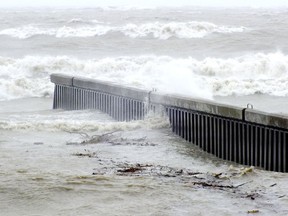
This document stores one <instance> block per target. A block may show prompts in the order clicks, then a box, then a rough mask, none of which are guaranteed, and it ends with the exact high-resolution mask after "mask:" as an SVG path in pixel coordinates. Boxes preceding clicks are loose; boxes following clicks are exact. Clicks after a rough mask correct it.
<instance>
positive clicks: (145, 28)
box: [0, 18, 245, 40]
mask: <svg viewBox="0 0 288 216" xmlns="http://www.w3.org/2000/svg"><path fill="white" fill-rule="evenodd" d="M69 23H70V24H71V23H72V24H75V23H76V24H77V23H78V24H79V23H80V24H86V25H82V26H79V27H75V26H61V27H57V28H47V27H41V26H38V25H33V24H29V25H24V26H21V27H16V28H7V29H2V30H1V31H0V35H6V36H10V37H15V38H19V39H27V38H31V37H33V36H37V35H38V36H39V35H47V36H54V37H57V38H66V37H94V36H101V35H106V34H108V33H112V32H116V33H122V34H124V35H126V36H128V37H130V38H137V37H147V36H150V35H152V36H153V37H154V38H157V39H163V40H165V39H169V38H171V37H177V38H203V37H205V36H207V35H210V34H213V33H221V34H229V33H239V32H243V31H244V30H245V27H231V26H218V25H216V24H214V23H209V22H198V21H191V22H169V23H163V22H152V23H144V24H137V23H128V24H125V25H122V26H113V25H110V24H101V22H99V21H97V20H90V21H84V20H82V19H79V18H77V19H72V20H70V21H69V22H68V24H69ZM93 24H94V25H93Z"/></svg>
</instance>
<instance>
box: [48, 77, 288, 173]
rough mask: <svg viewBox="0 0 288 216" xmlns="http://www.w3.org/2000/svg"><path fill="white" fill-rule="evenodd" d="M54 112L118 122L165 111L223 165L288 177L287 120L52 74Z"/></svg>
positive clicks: (187, 136) (184, 133)
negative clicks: (87, 113) (83, 112)
mask: <svg viewBox="0 0 288 216" xmlns="http://www.w3.org/2000/svg"><path fill="white" fill-rule="evenodd" d="M51 81H52V82H53V83H54V84H55V90H54V101H53V108H54V109H58V108H61V109H66V110H79V109H99V110H101V111H103V112H105V113H107V114H109V115H110V116H112V117H113V118H114V119H116V120H118V121H131V120H140V119H143V118H144V116H145V114H146V113H147V112H148V111H149V110H151V109H152V110H155V109H161V110H164V111H165V113H166V114H167V116H168V117H169V120H170V123H171V128H172V130H173V132H174V133H176V134H177V135H179V136H180V137H182V138H183V139H185V140H187V141H189V142H191V143H193V144H195V145H197V146H199V147H200V148H201V149H203V150H204V151H206V152H209V153H211V154H213V155H215V156H217V157H219V158H222V159H224V160H229V161H234V162H236V163H240V164H243V165H249V166H257V167H262V168H264V169H265V170H270V171H277V172H288V162H287V155H288V150H287V145H288V117H287V116H282V115H276V114H269V113H265V112H261V111H257V110H254V109H251V108H241V107H234V106H229V105H223V104H218V103H214V102H211V101H203V100H197V99H191V98H187V97H181V96H178V95H167V94H161V93H157V92H153V91H145V90H141V89H137V88H131V87H125V86H121V85H116V84H113V83H109V82H102V81H98V80H93V79H86V78H81V77H72V76H67V75H62V74H52V75H51Z"/></svg>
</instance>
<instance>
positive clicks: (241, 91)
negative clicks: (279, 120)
mask: <svg viewBox="0 0 288 216" xmlns="http://www.w3.org/2000/svg"><path fill="white" fill-rule="evenodd" d="M52 73H63V74H69V75H75V76H84V77H87V78H94V79H98V80H103V81H110V82H115V83H121V84H123V85H127V86H133V87H137V88H143V89H148V90H151V89H155V88H156V89H157V90H158V91H160V92H166V93H174V94H181V95H186V96H190V97H200V98H205V99H212V98H213V96H219V95H221V96H228V95H250V94H268V95H274V96H288V88H287V86H288V56H287V55H284V54H282V53H280V52H277V53H268V54H264V53H258V54H253V55H245V56H240V57H237V58H228V59H221V58H205V59H203V60H197V59H194V58H192V57H188V58H172V57H169V56H137V57H125V56H124V57H115V58H102V59H87V60H80V59H76V58H72V57H68V56H56V57H52V56H47V57H39V56H27V57H25V58H21V59H14V58H5V57H0V100H9V99H15V98H24V97H43V96H51V95H52V93H53V84H52V83H51V82H50V78H49V76H50V74H52Z"/></svg>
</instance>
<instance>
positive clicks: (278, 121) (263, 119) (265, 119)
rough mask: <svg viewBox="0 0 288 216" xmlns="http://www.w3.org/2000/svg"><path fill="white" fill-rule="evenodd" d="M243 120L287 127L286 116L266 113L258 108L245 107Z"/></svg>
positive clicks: (287, 118)
mask: <svg viewBox="0 0 288 216" xmlns="http://www.w3.org/2000/svg"><path fill="white" fill-rule="evenodd" d="M245 120H246V121H248V122H253V123H258V124H262V125H269V126H274V127H280V128H285V129H288V116H284V115H279V114H272V113H266V112H262V111H259V110H253V109H246V110H245Z"/></svg>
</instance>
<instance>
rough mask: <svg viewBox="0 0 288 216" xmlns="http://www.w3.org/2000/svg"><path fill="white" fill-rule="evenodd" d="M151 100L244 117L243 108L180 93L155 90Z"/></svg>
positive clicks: (185, 107) (234, 116) (221, 114)
mask: <svg viewBox="0 0 288 216" xmlns="http://www.w3.org/2000/svg"><path fill="white" fill-rule="evenodd" d="M150 102H151V103H156V104H163V105H167V106H174V107H179V108H184V109H191V110H196V111H201V112H206V113H209V114H213V115H219V116H223V117H228V118H235V119H242V111H243V108H241V107H234V106H229V105H224V104H219V103H215V102H213V101H208V100H207V101H205V100H201V99H194V98H188V97H183V96H178V95H167V94H160V93H154V92H153V93H151V96H150Z"/></svg>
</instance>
